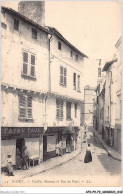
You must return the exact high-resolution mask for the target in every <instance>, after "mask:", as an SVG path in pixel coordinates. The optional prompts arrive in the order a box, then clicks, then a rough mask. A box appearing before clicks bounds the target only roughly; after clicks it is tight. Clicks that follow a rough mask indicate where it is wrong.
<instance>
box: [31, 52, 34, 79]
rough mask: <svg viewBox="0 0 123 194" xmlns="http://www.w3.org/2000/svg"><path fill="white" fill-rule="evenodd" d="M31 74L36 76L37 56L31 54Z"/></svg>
mask: <svg viewBox="0 0 123 194" xmlns="http://www.w3.org/2000/svg"><path fill="white" fill-rule="evenodd" d="M30 71H31V72H30V74H31V76H33V77H34V76H35V56H34V55H31V69H30Z"/></svg>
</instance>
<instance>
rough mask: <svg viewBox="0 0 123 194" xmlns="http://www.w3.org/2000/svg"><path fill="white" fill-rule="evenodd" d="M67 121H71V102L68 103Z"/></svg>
mask: <svg viewBox="0 0 123 194" xmlns="http://www.w3.org/2000/svg"><path fill="white" fill-rule="evenodd" d="M66 119H67V120H70V119H71V102H67V103H66Z"/></svg>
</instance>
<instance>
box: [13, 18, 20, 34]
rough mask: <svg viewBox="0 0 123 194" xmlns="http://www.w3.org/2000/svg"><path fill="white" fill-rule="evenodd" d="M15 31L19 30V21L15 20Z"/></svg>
mask: <svg viewBox="0 0 123 194" xmlns="http://www.w3.org/2000/svg"><path fill="white" fill-rule="evenodd" d="M14 29H15V30H17V31H18V30H19V20H17V19H14Z"/></svg>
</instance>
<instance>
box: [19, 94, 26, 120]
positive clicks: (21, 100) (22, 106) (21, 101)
mask: <svg viewBox="0 0 123 194" xmlns="http://www.w3.org/2000/svg"><path fill="white" fill-rule="evenodd" d="M19 117H20V118H26V97H25V96H19Z"/></svg>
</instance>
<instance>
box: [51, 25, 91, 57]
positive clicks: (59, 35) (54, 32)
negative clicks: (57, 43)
mask: <svg viewBox="0 0 123 194" xmlns="http://www.w3.org/2000/svg"><path fill="white" fill-rule="evenodd" d="M48 28H49V30H50V31H51V32H52V33H53V34H55V35H56V36H57V37H58V38H59V39H60V40H62V41H63V42H64V43H65V44H67V45H68V46H69V47H71V48H72V49H73V50H74V51H75V52H77V53H78V54H80V55H81V56H82V57H86V58H88V56H86V55H85V54H84V53H82V52H81V51H79V50H78V49H77V48H76V47H75V46H73V45H72V44H71V43H70V42H69V41H68V40H66V39H65V38H64V37H63V36H62V35H61V34H60V32H59V31H58V30H56V28H54V27H50V26H48Z"/></svg>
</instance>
